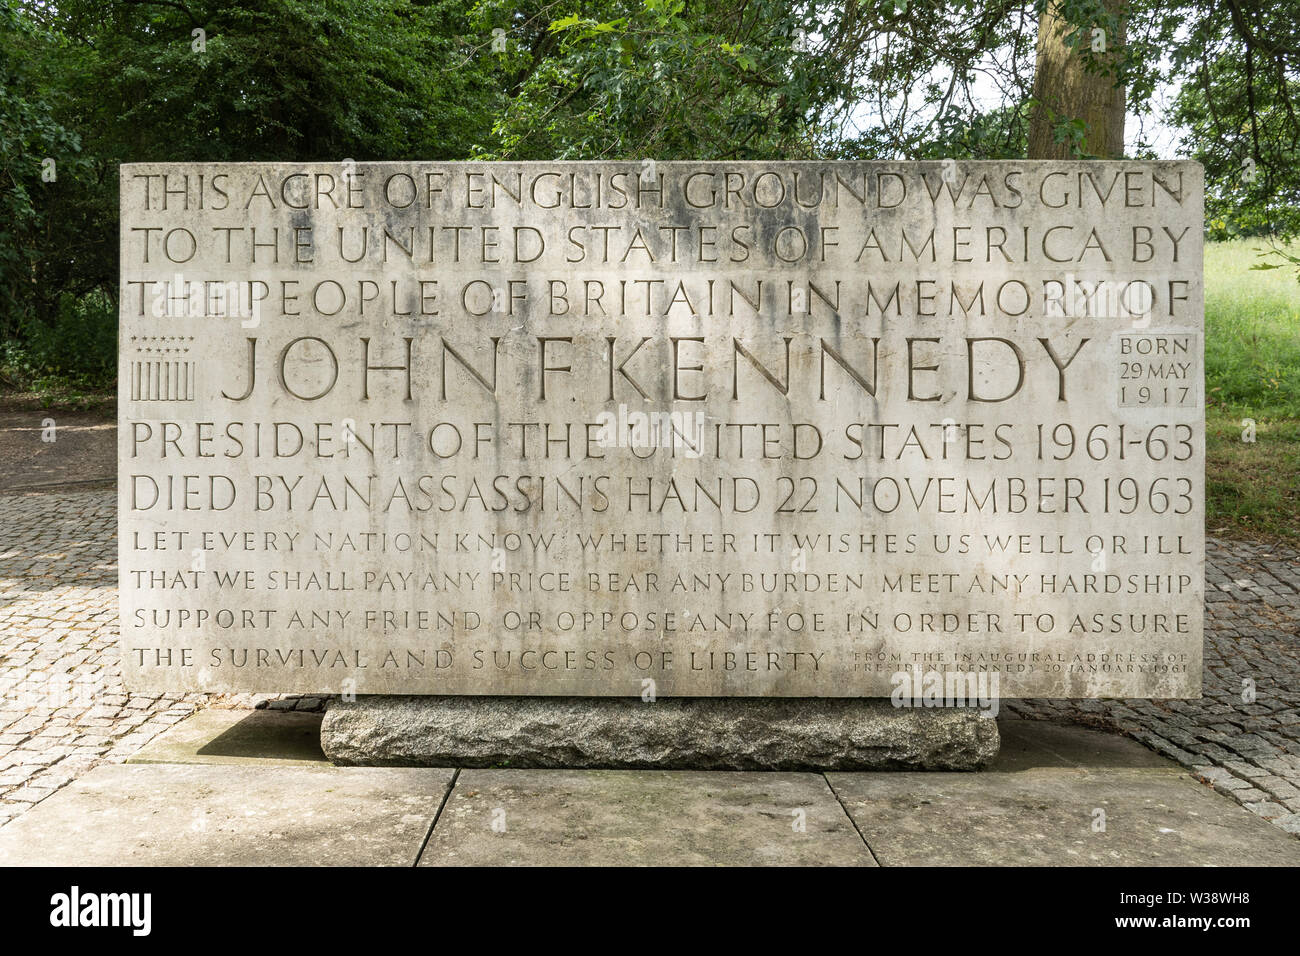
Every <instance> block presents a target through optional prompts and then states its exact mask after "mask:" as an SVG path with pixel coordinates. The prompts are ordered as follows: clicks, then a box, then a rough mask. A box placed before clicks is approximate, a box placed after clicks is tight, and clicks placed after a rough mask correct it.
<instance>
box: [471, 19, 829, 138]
mask: <svg viewBox="0 0 1300 956" xmlns="http://www.w3.org/2000/svg"><path fill="white" fill-rule="evenodd" d="M550 10H551V7H549V6H543V7H541V8H540V9H533V10H530V11H528V12H525V13H522V14H521V13H520V12H519V8H518V6H517V5H516V4H514V3H507V2H504V0H483V2H481V3H479V5H478V6H477V8H476V10H475V14H476V18H477V22H478V23H480V24H481V25H482V29H483V30H490V29H492V28H498V29H503V30H506V31H507V33H508V35H509V40H510V42H509V43H508V47H507V52H506V53H505V55H503V56H502V58H501V65H502V70H503V72H504V73H505V74H506V76H507V77H508V80H507V82H508V83H509V84H510V85H511V86H512V87H513V89H514V92H515V95H514V97H513V98H512V100H511V101H510V104H509V105H508V106H507V107H506V109H505V110H504V111H503V113H502V114H501V116H500V117H499V119H498V121H497V124H496V128H495V131H496V133H497V136H498V137H499V146H497V147H496V148H495V149H492V150H488V151H485V153H484V155H485V156H488V157H492V158H507V157H508V158H516V159H543V158H546V159H550V158H555V159H578V158H596V157H602V158H635V157H646V156H652V157H655V158H658V159H685V158H693V159H723V158H730V159H762V158H774V157H782V158H787V159H797V158H803V157H807V156H811V155H816V154H817V153H818V152H819V150H820V146H821V143H822V142H823V141H824V139H825V130H824V129H823V127H822V120H823V118H824V116H825V114H826V112H827V111H828V110H830V109H831V108H833V107H834V106H835V105H836V104H837V102H839V101H840V100H841V99H842V98H843V97H845V96H847V95H848V93H849V92H850V88H849V86H848V85H847V83H846V82H845V81H844V78H843V77H842V76H839V75H838V74H837V73H836V72H835V70H834V69H833V68H832V64H830V63H829V62H828V61H827V59H826V58H825V57H819V56H816V55H812V54H811V53H810V52H809V49H808V48H807V47H806V44H807V43H808V42H809V41H808V40H807V38H808V37H809V36H810V35H811V34H812V32H813V31H814V30H815V29H816V27H817V23H816V20H815V16H814V14H815V11H814V5H812V4H804V3H793V4H792V3H787V2H777V0H755V2H749V3H746V4H743V5H741V6H739V7H738V6H737V5H736V4H732V3H725V2H716V0H714V2H698V3H693V4H689V5H688V4H686V3H685V2H683V0H643V2H641V0H628V2H619V0H615V2H598V3H587V4H583V5H582V12H581V13H572V14H568V15H566V16H561V17H558V18H556V19H554V20H551V19H550V12H549V11H550Z"/></svg>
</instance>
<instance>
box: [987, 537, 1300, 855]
mask: <svg viewBox="0 0 1300 956" xmlns="http://www.w3.org/2000/svg"><path fill="white" fill-rule="evenodd" d="M1205 547H1206V554H1205V557H1206V570H1205V578H1206V581H1205V607H1206V622H1205V663H1204V680H1203V693H1204V696H1203V697H1202V698H1201V699H1200V700H1164V701H1152V700H1050V701H1049V700H1030V701H1008V702H1007V706H1008V708H1009V709H1010V710H1012V711H1013V712H1015V713H1018V714H1020V715H1021V716H1023V717H1037V718H1044V719H1050V720H1068V721H1072V722H1075V723H1081V724H1086V725H1088V726H1091V727H1096V728H1098V729H1102V730H1111V731H1118V732H1120V733H1124V734H1127V735H1128V736H1130V737H1133V738H1134V739H1136V740H1140V741H1141V742H1142V743H1144V744H1146V745H1147V746H1148V747H1150V748H1151V749H1152V750H1155V751H1157V752H1158V753H1161V754H1164V755H1165V756H1166V757H1168V758H1170V759H1171V760H1174V761H1177V762H1178V763H1180V764H1182V765H1183V766H1184V767H1186V768H1188V769H1189V770H1191V771H1192V773H1193V774H1194V775H1195V776H1196V777H1197V778H1198V779H1199V780H1201V781H1202V782H1203V783H1205V784H1207V785H1208V786H1212V787H1214V789H1215V790H1217V791H1219V792H1220V793H1223V794H1227V795H1229V796H1231V797H1233V798H1234V799H1235V800H1237V802H1239V803H1241V804H1242V805H1244V806H1245V807H1247V808H1248V809H1250V810H1252V811H1254V812H1255V813H1257V814H1258V815H1259V816H1261V817H1264V818H1265V819H1266V820H1271V821H1272V822H1273V824H1274V825H1275V826H1278V827H1281V828H1282V829H1283V830H1286V831H1288V832H1290V833H1296V834H1300V553H1297V552H1295V551H1291V550H1288V549H1285V548H1273V547H1270V546H1268V545H1261V544H1245V543H1241V542H1235V541H1232V542H1230V541H1217V540H1215V539H1213V538H1209V539H1207V540H1206V542H1205Z"/></svg>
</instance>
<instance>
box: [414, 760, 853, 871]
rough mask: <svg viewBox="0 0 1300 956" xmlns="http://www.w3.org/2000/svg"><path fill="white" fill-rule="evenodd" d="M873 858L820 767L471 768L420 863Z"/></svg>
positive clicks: (755, 862)
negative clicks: (767, 770)
mask: <svg viewBox="0 0 1300 956" xmlns="http://www.w3.org/2000/svg"><path fill="white" fill-rule="evenodd" d="M556 865H563V866H875V865H876V862H875V860H874V859H873V858H872V856H871V851H870V850H869V849H868V848H867V845H866V844H865V843H863V842H862V838H861V837H859V836H858V833H857V831H856V830H855V829H854V827H853V821H852V820H850V819H849V818H848V816H846V815H845V813H844V810H843V808H842V807H841V806H840V805H839V803H838V802H837V801H836V799H835V794H834V793H832V792H831V788H830V787H829V786H827V784H826V778H825V777H824V776H822V775H821V774H812V773H722V772H706V773H691V772H685V771H673V770H467V771H465V772H464V773H462V774H461V775H460V777H459V778H458V779H457V781H456V787H455V789H454V790H453V791H452V792H451V796H450V797H449V798H448V800H447V804H446V806H445V807H443V810H442V813H441V814H440V815H439V816H438V825H437V826H436V827H434V830H433V833H432V835H431V836H430V837H429V843H428V845H427V846H426V847H425V849H424V853H422V854H421V855H420V866H556Z"/></svg>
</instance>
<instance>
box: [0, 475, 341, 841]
mask: <svg viewBox="0 0 1300 956" xmlns="http://www.w3.org/2000/svg"><path fill="white" fill-rule="evenodd" d="M116 523H117V516H116V507H115V502H114V495H113V492H112V491H111V490H96V491H82V492H75V493H60V494H21V495H4V496H0V825H3V824H4V823H7V822H8V821H9V820H11V819H13V818H14V817H16V816H18V815H19V814H21V813H22V812H23V811H25V810H27V809H28V808H30V807H31V806H32V805H33V804H35V803H38V802H40V801H41V800H43V799H45V797H47V796H49V795H50V794H51V793H53V792H54V791H55V790H57V789H59V788H60V787H62V786H64V785H65V784H67V783H69V782H70V781H72V780H74V779H75V778H76V777H78V776H80V775H81V774H83V773H85V772H86V771H88V770H90V769H91V768H92V767H94V766H95V765H96V764H98V763H100V762H103V761H109V762H120V761H122V760H124V759H126V758H127V757H129V756H130V755H131V754H133V753H135V752H136V751H137V750H139V749H140V748H141V747H143V746H144V745H145V744H146V743H148V742H149V741H150V740H151V739H152V738H153V737H154V736H156V735H157V734H159V733H161V732H162V731H163V730H166V729H167V728H168V727H170V726H171V725H172V724H174V723H176V722H177V721H179V720H183V719H184V718H185V717H187V716H189V715H190V714H191V713H193V712H194V711H195V710H197V709H198V708H200V707H250V708H251V707H256V706H267V705H268V704H269V706H272V707H275V708H276V709H281V708H286V707H292V708H295V709H301V710H312V709H321V707H322V706H323V704H324V698H312V697H301V698H275V697H269V696H267V695H258V696H253V695H240V696H233V695H232V696H218V695H208V694H190V695H179V694H164V695H161V696H153V695H139V694H128V693H127V692H126V690H125V689H124V688H123V687H122V673H121V666H120V665H121V661H120V658H119V654H118V650H117V592H116V589H117V543H116V541H117V539H116V534H115V532H116Z"/></svg>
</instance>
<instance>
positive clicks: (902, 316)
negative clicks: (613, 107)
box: [118, 161, 1204, 698]
mask: <svg viewBox="0 0 1300 956" xmlns="http://www.w3.org/2000/svg"><path fill="white" fill-rule="evenodd" d="M1202 183H1203V177H1202V172H1201V169H1200V167H1199V166H1198V165H1196V164H1194V163H1182V162H1159V163H1146V162H1115V163H1109V162H1087V163H1048V162H988V163H977V162H969V163H967V162H952V161H945V162H933V163H928V162H925V163H894V162H882V163H772V164H762V163H653V162H649V161H647V162H644V163H503V164H474V163H469V164H458V163H374V164H368V163H359V164H354V163H350V162H349V163H343V164H333V165H331V164H307V165H282V164H160V165H129V166H123V167H122V170H121V209H122V225H121V249H122V285H121V362H120V367H121V376H120V381H121V390H120V402H119V408H120V432H119V443H120V446H119V452H120V473H119V491H118V493H119V505H120V515H121V519H120V541H119V547H120V558H121V571H120V574H121V644H122V652H123V657H124V666H125V670H126V675H127V680H128V683H129V684H130V685H131V686H133V687H136V688H141V689H164V688H165V689H173V690H191V689H193V690H198V689H202V690H227V689H228V690H243V691H266V692H272V691H274V692H292V691H297V692H308V691H311V692H333V693H350V692H354V693H417V694H564V695H569V694H579V695H611V696H646V697H647V698H649V697H652V696H654V695H657V694H662V695H671V696H712V695H741V696H765V695H777V696H834V697H851V696H888V695H890V694H891V692H892V691H894V690H895V689H896V688H897V687H898V681H899V675H900V674H911V675H918V677H919V675H922V674H937V675H940V676H941V677H942V676H943V675H981V674H983V675H990V676H991V677H992V678H993V679H994V681H995V682H996V683H995V685H994V686H995V687H996V689H997V694H998V695H1000V696H1004V697H1029V696H1055V697H1065V696H1068V697H1096V696H1121V697H1180V696H1195V695H1198V694H1199V693H1200V667H1201V640H1202V607H1203V605H1202V599H1203V594H1202V591H1203V565H1204V534H1203V523H1204V508H1203V488H1204V451H1203V450H1204V428H1203V415H1204V395H1203V381H1204V378H1203V342H1202V327H1203V289H1202V281H1201V244H1202V188H1203V187H1202Z"/></svg>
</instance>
